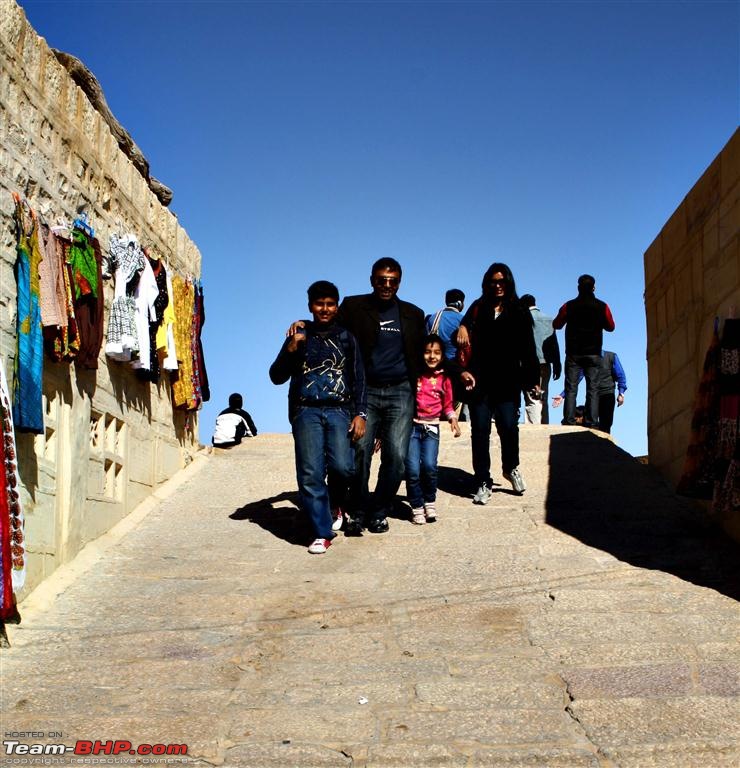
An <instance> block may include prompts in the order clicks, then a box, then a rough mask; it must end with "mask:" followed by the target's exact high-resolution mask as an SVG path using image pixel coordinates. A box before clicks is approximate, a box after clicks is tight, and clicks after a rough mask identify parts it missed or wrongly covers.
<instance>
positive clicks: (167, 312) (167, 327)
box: [157, 265, 177, 371]
mask: <svg viewBox="0 0 740 768" xmlns="http://www.w3.org/2000/svg"><path fill="white" fill-rule="evenodd" d="M163 267H164V265H163ZM166 274H167V306H166V307H165V309H164V317H163V318H162V324H161V325H160V326H159V330H158V331H157V354H158V355H159V356H160V357H161V358H162V362H161V365H162V368H164V370H165V371H176V370H177V348H176V346H175V330H174V329H175V297H174V295H173V293H172V275H171V274H170V271H169V269H166Z"/></svg>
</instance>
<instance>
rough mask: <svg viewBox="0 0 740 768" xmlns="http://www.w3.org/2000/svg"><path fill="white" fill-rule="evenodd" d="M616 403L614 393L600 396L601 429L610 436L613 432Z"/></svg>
mask: <svg viewBox="0 0 740 768" xmlns="http://www.w3.org/2000/svg"><path fill="white" fill-rule="evenodd" d="M616 402H617V400H616V398H615V397H614V392H611V393H610V394H608V395H599V429H600V430H601V431H602V432H606V433H607V434H610V433H611V431H612V424H613V423H614V406H615V404H616Z"/></svg>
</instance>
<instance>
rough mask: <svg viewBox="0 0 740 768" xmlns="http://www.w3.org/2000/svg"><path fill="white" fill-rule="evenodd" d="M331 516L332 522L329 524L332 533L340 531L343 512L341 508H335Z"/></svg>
mask: <svg viewBox="0 0 740 768" xmlns="http://www.w3.org/2000/svg"><path fill="white" fill-rule="evenodd" d="M331 516H332V521H333V522H332V524H331V529H332V531H341V530H342V525H343V523H344V512H342V508H341V507H337V508H336V509H332V511H331Z"/></svg>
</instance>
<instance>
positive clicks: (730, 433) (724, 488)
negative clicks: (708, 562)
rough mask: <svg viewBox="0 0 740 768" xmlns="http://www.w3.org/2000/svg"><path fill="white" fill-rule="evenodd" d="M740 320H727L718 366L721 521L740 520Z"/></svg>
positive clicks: (716, 508) (716, 509)
mask: <svg viewBox="0 0 740 768" xmlns="http://www.w3.org/2000/svg"><path fill="white" fill-rule="evenodd" d="M738 432H740V320H736V319H727V320H725V327H724V330H723V332H722V345H721V347H720V365H719V436H718V440H717V465H716V477H717V482H716V486H715V494H714V512H715V514H716V515H717V516H718V517H720V518H722V519H730V518H732V519H737V518H738V517H739V516H740V443H739V442H738Z"/></svg>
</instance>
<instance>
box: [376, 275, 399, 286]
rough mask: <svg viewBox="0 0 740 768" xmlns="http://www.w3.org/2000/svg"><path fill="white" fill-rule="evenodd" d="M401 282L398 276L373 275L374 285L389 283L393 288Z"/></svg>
mask: <svg viewBox="0 0 740 768" xmlns="http://www.w3.org/2000/svg"><path fill="white" fill-rule="evenodd" d="M400 282H401V278H400V277H374V278H373V284H374V285H389V286H391V288H394V287H395V286H397V285H398V284H399V283H400Z"/></svg>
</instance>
